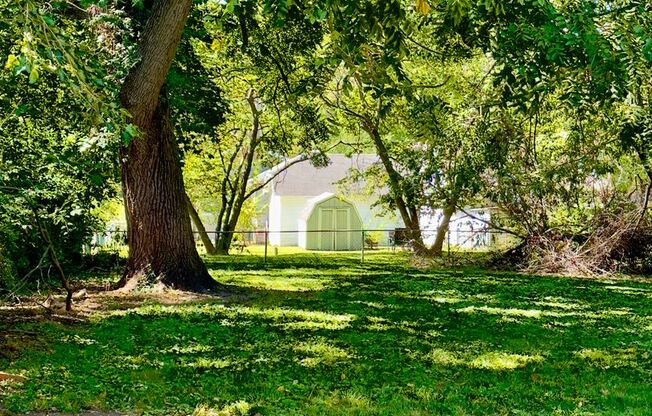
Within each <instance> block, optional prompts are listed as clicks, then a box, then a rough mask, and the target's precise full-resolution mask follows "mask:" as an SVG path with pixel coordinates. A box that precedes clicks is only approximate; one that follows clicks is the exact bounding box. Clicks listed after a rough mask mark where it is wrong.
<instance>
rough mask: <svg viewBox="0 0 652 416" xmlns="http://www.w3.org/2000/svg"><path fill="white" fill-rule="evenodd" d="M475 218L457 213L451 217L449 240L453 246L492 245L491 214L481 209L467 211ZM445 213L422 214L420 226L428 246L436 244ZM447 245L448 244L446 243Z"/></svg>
mask: <svg viewBox="0 0 652 416" xmlns="http://www.w3.org/2000/svg"><path fill="white" fill-rule="evenodd" d="M466 211H468V212H469V213H471V214H472V215H473V216H474V217H476V218H478V219H474V218H471V217H469V216H468V215H466V214H465V213H463V212H462V211H457V212H455V214H453V216H452V217H451V221H450V224H449V225H448V230H449V234H450V235H449V236H447V240H449V241H450V243H451V245H452V246H458V247H463V248H477V247H480V246H487V245H490V238H489V233H487V232H486V230H487V229H488V226H487V223H486V222H487V221H490V220H491V214H490V212H489V211H488V210H483V209H481V208H473V209H467V210H466ZM442 216H443V212H442V210H441V209H434V210H428V211H427V212H426V211H424V212H422V213H421V216H420V218H419V224H420V225H421V229H422V230H424V231H423V233H422V234H423V242H424V243H425V244H426V245H431V244H433V243H434V242H435V237H436V234H437V231H436V230H437V228H438V227H439V224H440V223H441V219H442ZM445 244H446V243H445Z"/></svg>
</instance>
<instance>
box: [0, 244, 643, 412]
mask: <svg viewBox="0 0 652 416" xmlns="http://www.w3.org/2000/svg"><path fill="white" fill-rule="evenodd" d="M279 257H280V256H279ZM286 260H287V262H286V263H285V265H282V264H281V263H278V264H272V265H271V266H268V268H267V269H265V270H256V269H255V268H248V267H245V266H246V264H244V263H243V264H241V265H240V266H238V267H239V268H232V269H231V270H227V269H226V268H225V267H223V265H219V264H215V265H213V264H211V265H210V267H211V269H212V270H211V271H212V273H213V275H214V276H215V277H216V278H217V279H218V280H220V281H222V282H227V283H229V284H233V285H237V286H238V287H240V288H241V290H242V291H243V293H246V294H247V296H244V297H234V298H232V299H229V300H227V301H226V302H224V301H221V300H211V299H204V300H200V301H196V302H193V303H186V304H178V305H161V304H160V303H154V302H150V303H148V304H141V305H130V306H129V307H127V308H118V309H117V310H108V311H104V312H103V313H102V314H98V315H96V316H94V317H93V318H92V319H91V321H90V322H89V323H87V324H85V325H84V326H82V327H77V328H67V327H65V326H63V325H60V324H53V323H49V324H38V325H37V324H32V326H31V329H32V330H35V331H40V332H43V333H44V337H43V338H44V341H45V342H44V343H43V344H42V345H43V347H42V348H34V349H31V350H29V351H27V352H26V353H25V354H23V355H22V356H21V357H19V358H17V359H16V360H14V361H13V362H11V363H7V364H8V366H9V367H10V368H11V369H12V370H13V371H16V372H21V373H23V374H25V375H26V376H28V377H29V381H28V382H27V383H25V384H24V385H23V386H15V387H12V388H11V390H9V391H8V392H5V393H3V395H4V403H5V406H6V407H7V408H9V409H10V410H13V411H27V410H33V409H50V408H52V407H55V408H58V409H60V410H68V411H76V410H79V409H82V408H99V409H112V410H124V411H131V412H136V413H140V412H148V413H159V414H171V413H178V414H189V413H192V412H193V411H194V410H195V409H196V408H197V406H203V407H202V409H226V408H229V409H231V408H233V409H234V410H233V411H232V413H231V414H238V413H236V412H241V413H242V412H244V414H255V413H257V412H258V413H261V414H265V415H273V414H297V415H299V414H301V415H303V414H314V415H328V414H332V415H353V414H356V415H364V414H369V415H372V414H373V415H376V414H392V415H399V414H410V413H413V414H451V413H456V414H507V413H510V412H515V411H516V412H518V411H520V412H522V413H526V414H532V413H541V412H543V413H546V414H547V413H553V412H559V413H562V414H563V413H569V414H570V413H572V412H580V411H586V412H594V413H607V414H609V413H611V414H623V413H626V412H630V413H631V414H637V412H638V414H644V413H645V411H646V410H647V409H649V403H650V401H651V400H652V392H651V391H650V387H649V383H647V381H649V380H650V376H651V375H652V374H651V372H652V364H651V363H650V356H649V353H647V351H648V350H649V347H650V345H652V333H651V331H649V330H647V332H646V330H645V328H646V326H645V325H649V324H650V321H649V317H650V314H651V313H652V310H651V309H652V307H651V306H650V304H649V300H646V298H645V297H641V298H639V297H635V296H633V295H632V292H635V293H639V292H640V291H632V290H631V289H628V290H627V291H626V293H625V292H622V291H618V290H613V289H609V287H611V286H610V285H605V284H604V283H601V282H591V281H578V280H577V279H555V278H550V277H545V278H528V277H524V276H518V275H496V274H492V273H486V272H484V273H483V272H481V271H478V270H468V271H461V272H459V271H455V272H446V271H445V270H435V271H424V270H417V269H413V268H410V267H409V265H408V264H407V262H404V263H401V262H395V263H392V264H386V263H387V262H388V261H389V260H386V259H385V258H384V257H379V258H377V259H373V258H372V259H370V260H369V262H368V263H365V264H360V263H359V262H355V260H354V259H351V258H344V259H337V258H335V259H334V262H333V264H328V263H326V262H323V263H318V264H313V263H312V262H310V261H309V257H305V256H303V257H302V256H293V257H292V258H288V259H286ZM286 260H284V261H286ZM288 264H293V267H292V268H285V267H286V266H287V265H288ZM270 282H272V283H270ZM620 285H621V286H625V285H622V283H621V284H620ZM626 287H628V288H631V287H633V288H643V289H645V288H646V287H647V286H645V285H644V284H632V285H629V284H628V285H626ZM641 299H642V300H641ZM28 328H29V327H28ZM625 328H629V329H630V330H625ZM238 409H240V410H238ZM243 409H244V410H243ZM226 414H229V413H226Z"/></svg>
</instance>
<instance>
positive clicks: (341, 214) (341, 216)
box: [335, 208, 351, 250]
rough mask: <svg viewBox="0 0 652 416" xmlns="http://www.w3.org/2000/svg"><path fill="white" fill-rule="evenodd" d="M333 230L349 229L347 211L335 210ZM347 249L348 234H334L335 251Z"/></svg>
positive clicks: (348, 248) (345, 209)
mask: <svg viewBox="0 0 652 416" xmlns="http://www.w3.org/2000/svg"><path fill="white" fill-rule="evenodd" d="M335 219H336V221H335V230H338V231H339V230H348V229H349V209H348V208H344V209H336V210H335ZM350 249H351V247H349V233H348V232H337V233H335V250H350Z"/></svg>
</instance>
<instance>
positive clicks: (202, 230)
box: [186, 194, 215, 255]
mask: <svg viewBox="0 0 652 416" xmlns="http://www.w3.org/2000/svg"><path fill="white" fill-rule="evenodd" d="M186 203H187V204H188V214H190V219H191V220H192V222H193V224H195V228H197V232H198V233H199V238H201V242H202V243H203V244H204V247H206V254H209V255H213V254H215V246H214V245H213V242H212V241H211V239H210V237H209V236H208V233H207V232H206V227H204V223H203V222H202V221H201V218H200V217H199V214H198V213H197V210H196V209H195V207H194V206H193V205H192V201H191V200H190V197H189V196H188V195H187V194H186Z"/></svg>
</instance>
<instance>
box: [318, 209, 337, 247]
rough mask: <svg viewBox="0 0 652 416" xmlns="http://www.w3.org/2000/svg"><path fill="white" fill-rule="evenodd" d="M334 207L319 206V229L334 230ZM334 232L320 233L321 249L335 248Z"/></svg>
mask: <svg viewBox="0 0 652 416" xmlns="http://www.w3.org/2000/svg"><path fill="white" fill-rule="evenodd" d="M333 211H335V210H334V209H329V208H319V229H320V230H334V229H335V221H334V219H335V218H334V215H333V214H334V212H333ZM333 243H334V241H333V233H332V232H328V231H326V232H323V231H322V232H320V233H319V249H320V250H329V251H331V250H333Z"/></svg>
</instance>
